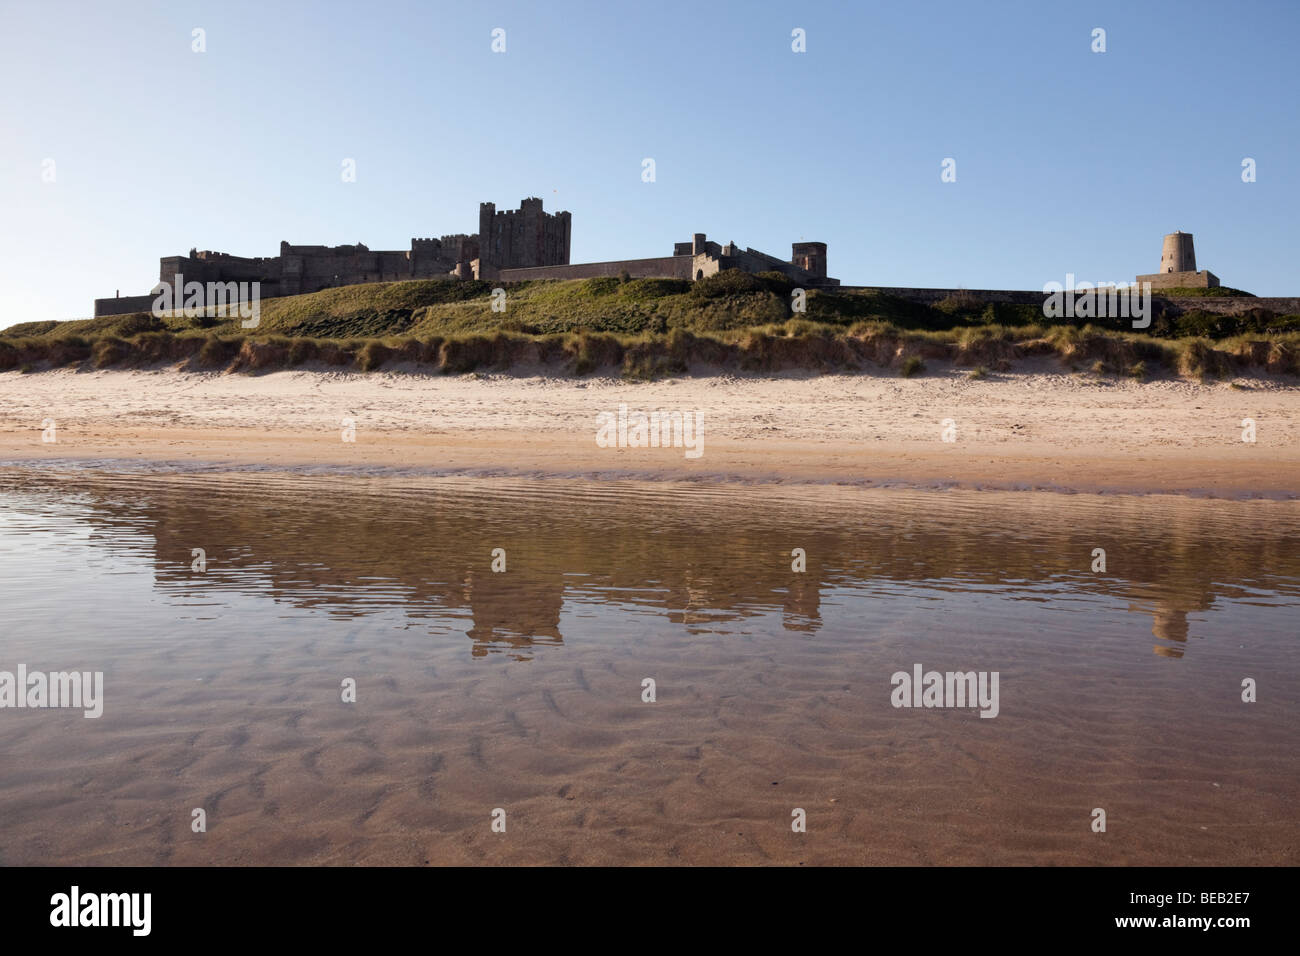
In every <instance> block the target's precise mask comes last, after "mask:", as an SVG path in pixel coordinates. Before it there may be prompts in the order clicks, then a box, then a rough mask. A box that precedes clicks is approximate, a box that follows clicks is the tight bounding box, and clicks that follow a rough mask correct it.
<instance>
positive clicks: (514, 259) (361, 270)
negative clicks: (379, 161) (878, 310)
mask: <svg viewBox="0 0 1300 956" xmlns="http://www.w3.org/2000/svg"><path fill="white" fill-rule="evenodd" d="M571 224H572V217H571V216H570V214H569V213H567V212H558V213H548V212H545V211H544V210H543V209H542V201H541V200H540V199H537V198H535V197H534V198H529V199H525V200H523V201H522V202H521V203H520V204H519V208H518V209H510V210H498V209H497V208H496V206H495V205H494V204H493V203H490V202H485V203H480V204H479V213H478V232H477V233H475V234H473V235H465V234H463V233H460V234H456V235H449V236H441V237H439V238H437V239H433V238H427V239H414V238H413V239H412V240H411V247H410V249H407V250H404V251H393V252H389V251H375V250H371V249H369V248H368V247H366V246H365V245H362V244H361V243H357V244H356V245H352V246H294V245H290V244H289V243H287V242H281V243H280V254H279V255H278V256H267V257H258V258H248V257H245V256H232V255H229V254H227V253H224V252H211V251H208V250H204V251H199V250H197V249H191V250H190V254H189V255H188V256H165V257H163V258H162V259H160V260H159V268H158V281H159V286H164V285H165V286H175V285H176V277H177V276H178V275H179V276H182V277H183V282H184V284H185V285H187V286H188V285H189V284H190V283H199V284H200V285H202V286H203V287H204V288H205V290H206V289H209V288H211V286H210V284H216V285H227V284H229V286H230V292H228V293H226V294H225V298H224V299H222V300H221V301H224V302H226V303H234V302H237V301H239V299H238V297H237V295H236V294H235V291H236V287H237V284H238V283H252V282H257V283H260V296H261V298H263V299H270V298H275V297H278V296H285V295H301V294H303V293H307V292H319V291H320V290H321V289H328V288H332V287H334V286H344V285H358V284H360V283H365V282H400V281H402V280H407V279H449V280H455V279H490V280H495V281H502V282H518V281H522V280H525V279H587V278H593V277H596V276H618V275H621V274H623V273H627V274H628V275H629V276H632V277H633V278H648V277H667V278H678V279H702V278H704V277H705V276H710V275H714V274H715V273H718V272H721V271H722V270H724V269H743V270H745V271H746V272H768V271H773V272H781V273H784V274H785V275H788V276H790V277H791V278H792V279H794V280H795V281H796V282H799V283H800V284H802V285H804V286H807V287H809V288H815V287H818V286H823V287H824V286H836V285H839V280H838V279H830V278H827V276H826V243H824V242H796V243H794V244H793V246H792V255H791V257H790V259H789V260H783V259H778V258H777V257H775V256H769V255H767V254H766V253H763V252H759V251H758V250H756V249H741V248H740V247H739V246H737V245H736V244H735V243H734V242H731V243H727V244H726V245H719V244H718V243H716V242H709V241H708V240H707V239H706V238H705V235H704V233H696V234H695V236H694V237H693V238H692V239H691V241H690V242H679V243H676V244H675V245H674V246H673V254H672V255H671V256H663V257H660V258H652V259H615V260H610V261H608V262H588V263H580V264H577V265H570V264H569V241H570V234H571ZM157 288H158V287H155V289H157ZM154 298H155V295H154V293H150V294H149V295H135V296H115V297H113V298H111V299H96V300H95V315H96V316H100V315H120V314H124V313H129V312H148V311H151V310H152V308H153V302H154ZM203 304H205V305H211V304H215V303H208V302H206V301H205V302H204V303H203ZM176 307H177V308H179V303H178V304H177V306H176Z"/></svg>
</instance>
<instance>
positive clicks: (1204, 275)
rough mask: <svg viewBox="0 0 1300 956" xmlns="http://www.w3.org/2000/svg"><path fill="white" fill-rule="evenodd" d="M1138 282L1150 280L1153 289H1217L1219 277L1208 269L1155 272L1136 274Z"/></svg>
mask: <svg viewBox="0 0 1300 956" xmlns="http://www.w3.org/2000/svg"><path fill="white" fill-rule="evenodd" d="M1137 281H1138V282H1150V283H1151V288H1153V289H1176V288H1180V287H1181V288H1184V289H1217V288H1218V287H1219V277H1218V276H1216V275H1215V274H1214V273H1213V272H1211V271H1210V270H1209V269H1202V270H1201V271H1200V272H1157V273H1154V274H1152V275H1145V276H1138V277H1137Z"/></svg>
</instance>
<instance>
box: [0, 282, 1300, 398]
mask: <svg viewBox="0 0 1300 956" xmlns="http://www.w3.org/2000/svg"><path fill="white" fill-rule="evenodd" d="M495 285H496V283H491V282H480V281H450V280H442V279H432V280H419V281H410V282H388V283H372V284H367V285H355V286H345V287H342V288H336V289H327V290H324V291H321V292H316V293H312V294H309V295H299V296H288V297H284V298H277V299H267V300H264V301H263V302H262V306H261V321H260V324H259V326H258V327H257V328H256V329H243V328H241V327H240V320H239V318H238V317H237V316H236V317H232V318H228V319H217V318H210V317H194V318H187V317H185V316H183V315H172V316H167V317H163V318H157V317H155V316H152V315H149V314H147V313H136V314H133V315H126V316H104V317H101V318H96V319H85V320H77V321H70V322H33V323H21V324H19V325H15V326H11V327H10V328H8V329H5V330H4V331H3V332H0V369H4V368H24V367H26V368H31V369H33V370H34V369H35V368H37V367H52V366H63V365H68V364H75V363H89V364H90V365H93V366H94V367H108V366H111V365H119V364H141V363H148V362H158V361H169V360H175V361H189V362H191V363H192V364H196V365H198V366H203V367H213V368H215V367H233V368H244V369H257V368H270V367H280V366H288V365H297V364H301V363H303V362H310V361H323V362H326V363H328V364H334V365H352V366H355V367H357V368H361V369H369V368H377V367H380V366H381V365H383V364H385V363H387V362H389V361H395V360H398V359H401V360H406V361H412V362H419V363H424V364H432V365H435V366H437V367H438V368H440V369H441V370H443V371H465V370H468V369H472V368H476V367H480V366H483V365H492V366H505V365H510V364H520V363H523V362H542V363H555V362H560V363H568V364H569V365H570V366H571V368H572V370H573V371H575V372H578V373H579V374H581V373H583V372H585V371H589V370H591V369H594V368H598V367H602V366H609V365H612V366H615V367H618V366H620V365H621V366H622V369H623V372H624V374H629V375H658V374H668V373H671V372H673V371H678V370H681V369H684V368H685V367H686V366H687V365H688V364H690V363H691V362H707V363H711V364H727V363H736V364H739V365H740V366H741V367H752V368H776V367H789V366H791V365H793V366H800V365H802V366H803V367H812V368H828V367H837V366H846V367H847V366H853V365H854V364H857V363H860V362H862V361H872V362H877V363H881V362H882V361H883V364H886V365H890V364H893V363H897V364H898V366H899V368H900V369H901V368H902V367H903V365H904V364H906V365H907V366H908V367H909V368H911V369H912V370H914V371H915V370H917V365H916V363H915V362H911V363H909V362H907V359H909V358H914V359H917V360H918V361H923V359H924V358H925V357H927V356H928V357H931V358H941V357H952V356H963V357H965V358H975V354H974V351H972V348H971V345H972V343H977V342H982V343H985V346H987V348H985V351H986V352H987V353H988V355H987V356H986V357H987V358H989V360H990V361H992V362H994V363H997V362H1006V361H1009V360H1010V359H1011V358H1013V357H1015V355H1016V353H1017V352H1019V353H1024V352H1025V351H1026V349H1027V348H1028V349H1030V350H1031V351H1032V348H1034V347H1036V346H1032V345H1029V344H1028V343H1034V342H1040V341H1052V342H1055V343H1057V344H1058V345H1059V344H1060V343H1067V344H1068V342H1069V341H1072V340H1080V341H1082V340H1083V339H1086V338H1087V336H1096V335H1104V336H1110V337H1111V338H1112V339H1114V340H1115V341H1127V340H1128V339H1132V340H1133V341H1135V342H1137V343H1138V346H1134V349H1136V350H1134V349H1129V352H1131V353H1132V355H1131V356H1130V357H1131V359H1132V361H1127V362H1126V361H1123V360H1118V364H1117V363H1116V362H1111V365H1112V366H1113V367H1114V369H1115V370H1116V371H1120V372H1129V371H1130V370H1131V369H1132V368H1133V367H1134V366H1136V365H1137V364H1140V363H1141V362H1142V361H1144V360H1143V359H1142V358H1141V357H1139V353H1142V354H1146V353H1145V352H1143V349H1145V348H1146V346H1145V345H1142V344H1141V343H1143V342H1145V343H1147V344H1148V345H1150V344H1152V340H1153V339H1155V340H1165V339H1168V340H1189V341H1190V340H1191V339H1197V340H1201V339H1206V340H1214V341H1222V340H1228V339H1232V338H1234V337H1242V336H1255V337H1259V336H1265V337H1267V338H1266V341H1271V340H1272V339H1278V337H1281V338H1280V339H1279V341H1286V342H1289V341H1290V340H1291V339H1292V338H1293V337H1295V338H1300V316H1276V315H1274V314H1272V313H1270V312H1267V311H1265V310H1262V309H1255V310H1250V311H1248V312H1247V313H1245V314H1244V315H1239V316H1226V315H1220V314H1217V313H1212V312H1206V311H1200V310H1191V311H1187V312H1183V313H1181V314H1175V312H1174V310H1172V309H1170V308H1168V307H1167V303H1162V302H1161V300H1159V299H1157V300H1156V303H1155V306H1156V307H1155V310H1154V317H1153V322H1152V326H1151V328H1150V329H1149V330H1147V331H1146V332H1145V333H1143V334H1142V335H1133V334H1132V333H1131V327H1130V325H1129V323H1128V320H1114V321H1112V322H1110V323H1109V324H1108V323H1107V321H1106V320H1093V324H1092V325H1091V326H1088V327H1087V328H1083V325H1084V322H1083V320H1078V321H1068V320H1066V321H1061V322H1058V323H1053V324H1049V323H1048V322H1047V321H1046V320H1045V319H1044V317H1043V315H1042V310H1041V309H1040V308H1039V307H1037V306H1033V305H1010V304H987V303H981V302H979V301H978V300H976V299H975V298H974V297H973V296H962V295H960V294H958V295H955V296H954V297H952V298H950V299H948V300H945V301H942V302H938V303H936V304H935V305H933V306H927V305H922V304H918V303H915V302H910V301H907V300H904V299H898V298H894V297H890V296H886V295H881V294H879V293H878V292H874V291H872V290H830V291H819V290H812V291H809V292H808V293H807V308H806V311H805V312H803V313H802V314H798V315H796V314H794V313H792V311H791V304H790V303H791V293H792V291H793V287H794V284H793V283H792V282H791V281H790V280H789V279H787V278H786V277H784V276H782V275H781V274H779V273H764V274H761V275H757V276H755V275H750V274H748V273H744V272H739V271H728V272H723V273H720V274H719V275H716V276H712V277H710V278H708V279H704V280H701V281H698V282H687V281H684V280H677V279H628V278H626V277H625V278H622V279H619V278H598V279H585V280H572V281H553V280H552V281H534V282H519V283H507V284H504V285H503V286H502V287H503V288H504V289H505V290H506V300H505V302H506V307H505V310H504V311H493V310H492V295H491V293H492V289H493V287H494V286H495ZM1202 291H1204V290H1202ZM1209 291H1211V292H1213V291H1217V290H1209ZM1072 337H1073V339H1072ZM1081 337H1082V338H1081ZM867 339H870V340H872V341H873V342H874V343H875V344H873V345H871V346H870V347H867V346H865V345H864V344H863V343H864V341H866V340H867ZM792 340H798V343H799V344H798V347H796V346H795V345H794V344H792ZM886 340H888V341H890V342H893V343H894V345H893V346H892V349H885V348H884V346H883V345H882V344H881V343H883V342H885V341H886ZM765 343H766V344H765ZM909 343H910V344H909ZM962 343H965V344H964V345H963V344H962ZM990 343H1002V344H1001V345H996V346H994V345H991V344H990ZM1186 345H1187V342H1186V341H1184V342H1182V343H1181V344H1179V343H1178V342H1177V341H1173V342H1169V343H1167V344H1165V345H1162V346H1160V347H1159V348H1155V351H1153V352H1152V351H1150V349H1147V352H1150V354H1149V355H1148V356H1147V359H1146V360H1147V361H1150V362H1153V363H1155V364H1170V365H1172V366H1173V367H1180V364H1185V363H1182V360H1181V358H1180V357H1179V356H1180V355H1181V354H1182V353H1183V352H1184V351H1186V348H1185V346H1186ZM1139 346H1140V347H1139ZM1153 347H1154V346H1153ZM1235 347H1236V345H1235V344H1232V346H1231V348H1235ZM1289 347H1290V346H1287V348H1289ZM1231 348H1229V349H1228V351H1231ZM1052 349H1053V350H1058V351H1059V349H1057V345H1053V346H1052ZM975 351H978V350H975ZM1067 351H1068V350H1067ZM1120 351H1121V352H1123V351H1124V350H1123V349H1121V350H1120ZM1210 351H1212V352H1213V351H1215V349H1213V348H1211V350H1210ZM1218 351H1223V350H1222V349H1219V350H1218ZM1255 351H1258V350H1257V349H1256V350H1255ZM1283 351H1284V352H1285V349H1283ZM886 352H887V353H888V354H885V353H886ZM1166 353H1168V354H1166ZM1071 354H1072V353H1071ZM1251 354H1254V353H1253V352H1252V353H1251ZM1287 354H1289V353H1287ZM1094 361H1095V360H1094ZM1272 364H1273V365H1276V366H1279V367H1289V364H1290V359H1287V358H1285V357H1283V358H1281V359H1277V358H1276V357H1275V360H1274V361H1273V363H1272Z"/></svg>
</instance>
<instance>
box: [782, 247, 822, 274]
mask: <svg viewBox="0 0 1300 956" xmlns="http://www.w3.org/2000/svg"><path fill="white" fill-rule="evenodd" d="M790 252H791V255H790V261H791V262H792V263H794V264H795V265H797V266H798V267H799V268H800V269H803V270H805V271H807V272H811V273H812V274H813V275H815V276H816V277H817V278H819V279H825V278H826V243H824V242H792V243H790Z"/></svg>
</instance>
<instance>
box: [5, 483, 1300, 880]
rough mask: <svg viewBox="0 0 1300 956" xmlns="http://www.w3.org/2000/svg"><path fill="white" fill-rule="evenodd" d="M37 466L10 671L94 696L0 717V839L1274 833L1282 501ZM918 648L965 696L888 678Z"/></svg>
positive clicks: (400, 857)
mask: <svg viewBox="0 0 1300 956" xmlns="http://www.w3.org/2000/svg"><path fill="white" fill-rule="evenodd" d="M13 474H14V472H13V471H12V470H10V471H8V476H10V478H11V479H12V475H13ZM52 482H53V483H52V484H50V485H48V486H47V487H45V488H44V489H42V487H41V486H40V484H39V481H38V479H37V478H36V477H33V476H32V475H31V474H30V472H25V473H24V474H23V475H20V476H19V478H18V480H17V482H16V483H15V482H14V481H13V480H10V482H9V483H8V484H7V485H6V486H5V487H6V489H7V491H8V493H7V494H6V495H5V496H4V498H3V501H4V502H5V504H6V507H7V508H17V509H18V510H17V513H19V514H22V515H27V516H29V517H25V518H23V519H22V520H21V521H18V522H16V523H15V521H14V520H13V519H9V518H6V521H5V522H3V523H0V526H2V527H5V528H6V529H8V532H9V533H8V534H7V535H5V536H0V568H2V569H3V573H4V574H5V577H6V580H7V582H8V583H9V585H10V586H11V588H12V590H11V596H10V599H9V601H10V604H9V609H8V622H9V628H8V631H9V633H8V636H7V640H6V647H5V653H6V655H7V657H6V663H10V664H11V663H13V662H14V661H17V660H24V661H27V662H28V663H30V664H32V665H33V666H36V665H44V666H47V667H50V668H55V667H63V666H83V667H91V666H93V667H96V668H100V667H102V668H103V669H104V670H105V672H106V677H105V684H106V688H107V690H106V701H105V713H104V716H103V717H102V718H100V719H98V720H86V719H84V718H83V717H81V716H80V714H79V713H69V712H51V711H43V712H41V711H6V712H4V713H3V714H0V752H3V753H4V754H5V755H6V760H5V765H4V771H3V773H2V774H0V863H5V864H23V863H63V864H84V863H93V864H148V863H156V864H190V865H210V864H234V865H241V864H276V863H279V864H331V865H350V864H379V863H391V864H403V865H416V866H419V865H426V864H429V865H440V864H454V863H470V864H492V863H499V864H506V863H509V864H543V863H560V864H563V863H577V864H646V863H660V864H679V863H680V864H715V865H716V864H741V865H749V864H783V865H800V864H807V865H816V864H835V863H852V864H904V863H908V864H1030V863H1032V864H1085V863H1098V864H1143V865H1156V864H1169V865H1188V864H1198V863H1200V864H1209V865H1218V864H1257V863H1267V864H1287V865H1293V864H1294V863H1295V862H1296V860H1297V859H1298V858H1300V817H1297V815H1296V814H1295V812H1294V811H1295V807H1296V805H1297V800H1300V763H1298V761H1300V757H1297V753H1296V751H1295V747H1294V740H1295V733H1294V731H1295V721H1296V714H1297V712H1298V711H1297V708H1298V707H1300V696H1297V695H1298V694H1300V690H1298V688H1300V680H1297V677H1298V676H1300V645H1298V644H1297V643H1296V641H1295V634H1294V628H1293V627H1292V626H1291V625H1292V622H1293V621H1294V619H1295V602H1296V601H1297V599H1298V592H1297V591H1296V587H1297V582H1298V581H1300V565H1298V564H1297V562H1298V561H1300V555H1297V553H1296V552H1295V550H1294V548H1293V547H1292V546H1291V543H1292V542H1294V540H1295V538H1296V534H1297V529H1298V528H1300V514H1298V513H1297V511H1296V509H1297V507H1300V505H1297V504H1296V503H1294V502H1279V501H1242V502H1227V501H1203V500H1192V499H1188V498H1174V497H1147V498H1136V497H1132V498H1129V497H1095V496H1085V495H1077V496H1071V497H1068V498H1063V497H1058V496H1047V495H1039V494H1030V493H1015V492H1010V493H1006V494H996V495H994V494H987V493H970V492H949V493H944V494H941V495H936V494H934V493H931V492H907V491H902V490H897V489H892V490H871V489H850V488H825V487H823V488H816V487H805V488H804V489H802V491H801V493H800V494H798V495H791V494H790V493H789V489H784V488H776V487H754V486H751V487H750V488H748V489H745V490H744V491H743V493H738V489H736V488H734V487H727V486H705V485H691V486H681V485H675V484H672V483H663V482H660V483H653V484H650V485H640V486H638V485H633V484H627V483H616V482H606V483H599V484H597V485H595V486H592V485H580V484H576V483H572V482H567V481H546V482H530V481H525V480H518V479H511V480H506V479H491V480H473V481H471V480H465V479H443V480H440V481H435V482H432V483H431V482H430V481H429V480H427V479H415V478H406V479H388V480H385V481H383V482H376V481H373V480H370V479H325V478H318V477H312V476H303V475H293V476H286V477H275V476H269V475H268V476H257V475H245V476H237V477H229V476H220V475H174V476H170V477H161V478H160V477H150V476H147V475H140V476H127V477H118V478H111V479H108V478H97V477H95V476H93V475H88V474H75V473H74V474H68V473H66V472H65V473H61V474H59V475H57V476H56V477H55V478H54V479H52ZM33 496H35V497H33ZM51 509H52V510H51ZM61 513H67V514H68V515H70V516H71V517H68V518H66V519H62V518H61V519H58V520H53V519H51V518H48V517H44V516H46V515H49V514H61ZM24 529H30V531H31V532H32V535H31V536H30V537H29V536H27V534H26V532H25V531H24ZM196 543H202V545H203V546H205V548H206V549H207V554H208V562H209V563H208V568H207V571H206V572H205V573H204V574H202V575H199V574H195V573H194V572H193V570H192V568H191V566H190V548H191V546H193V545H195V544H196ZM794 545H799V546H803V547H805V548H806V550H807V552H808V556H809V563H808V570H807V572H806V573H805V574H799V575H796V574H792V573H791V568H790V561H789V553H790V548H791V547H792V546H794ZM1094 545H1101V546H1104V547H1105V548H1107V550H1108V552H1109V560H1110V569H1109V571H1108V573H1106V574H1097V573H1094V572H1093V571H1092V570H1091V569H1090V568H1089V562H1090V561H1091V549H1092V547H1093V546H1094ZM495 546H501V547H503V549H504V550H505V551H506V552H507V553H508V554H509V555H510V562H511V563H510V568H509V571H508V572H507V573H505V574H500V575H496V574H491V573H489V572H488V570H487V563H488V550H489V548H490V547H495ZM70 595H75V599H71V598H70ZM914 662H920V663H922V664H924V665H925V666H926V667H934V668H936V669H939V670H947V669H954V668H957V669H975V670H997V671H999V672H1000V674H1001V707H1000V713H999V715H998V716H997V718H996V719H992V720H986V719H981V718H980V717H978V716H977V714H976V713H975V712H974V711H972V710H969V709H965V710H962V709H954V710H907V709H902V710H900V709H895V708H893V707H892V706H891V703H890V679H889V678H890V674H891V673H892V672H894V671H895V670H897V669H899V668H904V669H906V668H910V667H911V665H912V664H913V663H914ZM1244 675H1250V676H1255V677H1256V678H1258V679H1259V681H1260V687H1261V693H1260V699H1259V701H1258V703H1255V704H1245V703H1243V702H1242V701H1241V699H1240V682H1241V679H1242V677H1243V676H1244ZM345 676H350V677H353V678H355V679H356V680H357V682H358V699H357V702H356V703H355V704H344V703H342V702H341V701H340V696H339V687H340V679H341V678H343V677H345ZM645 677H653V678H654V679H655V680H656V683H657V697H658V699H657V700H656V701H655V702H654V703H646V702H643V701H642V699H641V682H642V680H643V679H644V678H645ZM195 807H201V808H204V809H205V810H206V812H207V813H208V832H207V833H204V834H195V833H192V832H191V830H190V811H191V809H192V808H195ZM497 807H501V808H504V809H505V810H506V811H507V832H506V833H505V834H497V833H493V832H492V831H491V829H490V815H491V812H492V810H493V809H494V808H497ZM1096 807H1102V808H1104V809H1105V810H1106V811H1107V814H1108V831H1107V833H1105V834H1096V833H1093V832H1092V831H1091V829H1090V823H1091V812H1092V810H1093V809H1094V808H1096ZM795 808H802V809H804V810H805V811H806V812H807V816H808V832H807V833H806V834H795V833H793V832H792V831H791V829H790V819H791V811H792V810H793V809H795Z"/></svg>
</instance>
